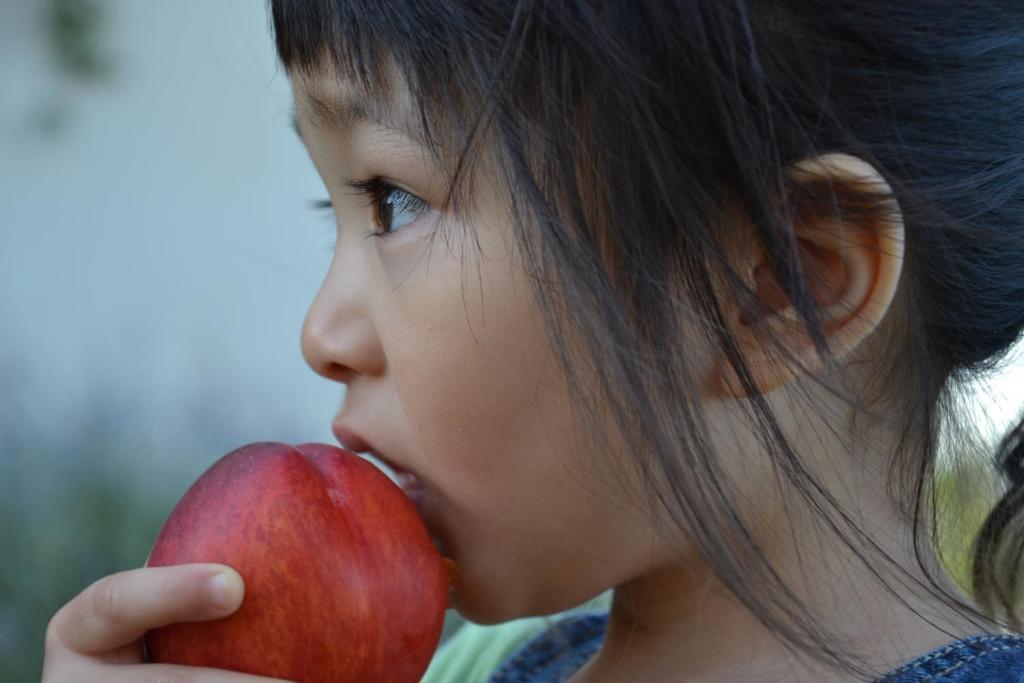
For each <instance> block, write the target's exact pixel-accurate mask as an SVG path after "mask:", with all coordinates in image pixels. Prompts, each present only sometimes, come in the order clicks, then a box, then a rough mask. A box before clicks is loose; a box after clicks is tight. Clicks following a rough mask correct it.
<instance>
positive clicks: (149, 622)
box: [43, 564, 280, 683]
mask: <svg viewBox="0 0 1024 683" xmlns="http://www.w3.org/2000/svg"><path fill="white" fill-rule="evenodd" d="M218 575H220V576H221V577H222V579H221V580H224V581H225V582H224V583H223V584H221V587H222V590H220V591H217V590H214V582H212V579H213V578H214V577H216V576H218ZM244 592H245V585H244V583H243V582H242V577H241V576H239V574H238V572H236V571H235V570H234V569H231V568H230V567H227V566H225V565H221V564H183V565H177V566H172V567H143V568H141V569H132V570H130V571H124V572H119V573H117V574H111V575H110V576H105V577H103V578H102V579H100V580H98V581H96V582H95V583H93V584H92V585H91V586H89V587H88V588H86V589H85V590H84V591H82V592H81V593H79V594H78V595H77V596H76V597H75V598H74V599H73V600H71V602H69V603H68V604H66V605H64V606H63V607H62V608H61V609H60V610H58V611H57V613H56V614H55V615H53V618H52V619H50V624H49V626H47V628H46V655H45V658H44V660H43V683H93V682H95V683H99V682H100V681H103V682H104V683H130V682H134V683H259V682H260V681H262V682H263V683H267V681H279V680H280V679H271V678H263V677H260V676H250V675H248V674H242V673H236V672H232V671H224V670H222V669H209V668H202V667H193V666H176V665H171V664H148V663H144V661H145V660H144V656H143V639H142V637H143V635H144V634H145V632H146V631H148V630H149V629H152V628H157V627H160V626H166V625H167V624H172V623H177V622H184V621H209V620H213V619H221V618H223V617H226V616H228V615H229V614H231V613H232V612H234V611H235V610H237V609H238V607H239V606H240V605H241V604H242V595H243V594H244Z"/></svg>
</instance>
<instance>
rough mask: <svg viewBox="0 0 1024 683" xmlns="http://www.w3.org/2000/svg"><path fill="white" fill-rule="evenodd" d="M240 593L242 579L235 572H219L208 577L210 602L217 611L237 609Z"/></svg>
mask: <svg viewBox="0 0 1024 683" xmlns="http://www.w3.org/2000/svg"><path fill="white" fill-rule="evenodd" d="M242 591H243V588H242V577H240V576H239V575H238V574H237V573H236V572H233V571H225V570H221V571H218V572H217V573H216V574H214V575H213V576H212V577H210V600H211V601H212V602H213V604H214V606H215V607H217V608H218V609H222V610H228V611H234V610H235V609H237V608H238V604H239V603H240V602H241V598H242Z"/></svg>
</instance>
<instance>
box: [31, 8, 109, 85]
mask: <svg viewBox="0 0 1024 683" xmlns="http://www.w3.org/2000/svg"><path fill="white" fill-rule="evenodd" d="M105 20H106V7H105V5H104V4H103V3H101V2H100V1H99V0H48V2H47V8H46V22H45V25H46V30H47V34H48V38H49V45H50V50H51V52H52V54H53V58H54V63H55V64H56V66H57V68H58V70H59V71H60V72H61V73H63V74H65V75H67V76H68V77H70V78H73V79H76V80H79V81H98V80H103V79H105V78H107V77H108V76H110V74H111V72H112V63H111V60H110V57H109V56H108V55H107V54H105V53H104V51H103V49H102V47H101V45H102V29H103V25H104V22H105Z"/></svg>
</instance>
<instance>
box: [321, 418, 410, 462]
mask: <svg viewBox="0 0 1024 683" xmlns="http://www.w3.org/2000/svg"><path fill="white" fill-rule="evenodd" d="M331 431H332V432H334V437H335V438H336V439H337V440H338V443H340V444H341V447H342V448H344V449H346V450H349V451H352V452H354V453H369V454H370V455H372V456H373V457H375V458H377V459H378V460H380V461H382V462H383V463H384V464H385V465H387V466H388V467H390V468H391V469H393V470H395V472H396V473H397V472H405V471H406V470H405V469H403V468H402V467H400V466H399V465H397V464H396V463H395V462H394V461H393V460H391V459H390V458H389V457H388V456H387V455H385V454H384V453H382V452H380V451H379V450H377V448H376V447H375V446H374V445H373V444H372V443H371V442H370V441H368V440H366V439H365V438H363V437H362V436H361V435H360V434H358V433H357V432H356V431H355V430H353V429H351V428H349V427H347V426H345V425H343V424H342V423H341V422H339V421H338V420H335V421H334V422H333V423H331Z"/></svg>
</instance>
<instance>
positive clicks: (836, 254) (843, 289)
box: [705, 153, 904, 398]
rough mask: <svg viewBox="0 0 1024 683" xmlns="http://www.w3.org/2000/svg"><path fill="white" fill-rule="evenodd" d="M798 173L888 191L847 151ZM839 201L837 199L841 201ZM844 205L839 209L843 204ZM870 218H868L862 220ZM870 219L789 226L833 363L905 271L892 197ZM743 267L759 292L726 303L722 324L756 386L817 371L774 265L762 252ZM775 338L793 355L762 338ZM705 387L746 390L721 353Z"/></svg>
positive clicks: (882, 308) (798, 167)
mask: <svg viewBox="0 0 1024 683" xmlns="http://www.w3.org/2000/svg"><path fill="white" fill-rule="evenodd" d="M791 172H792V173H793V174H794V175H796V176H797V177H800V178H807V177H812V178H813V177H819V178H823V179H828V178H831V179H833V180H847V181H850V180H852V181H855V182H856V183H857V185H858V186H865V185H866V189H867V188H869V189H870V190H872V191H880V192H884V193H885V194H890V193H891V189H890V187H889V185H888V183H886V182H885V179H884V178H883V177H882V176H881V175H880V174H879V173H878V171H877V170H875V168H874V167H873V166H871V165H870V164H868V163H867V162H866V161H863V160H862V159H859V158H858V157H854V156H850V155H848V154H840V153H834V154H825V155H820V156H817V157H814V158H812V159H805V160H803V161H801V162H798V163H796V164H794V166H793V168H792V169H791ZM840 201H841V200H840ZM840 208H841V207H840ZM864 220H867V219H864ZM870 223H871V224H869V225H863V224H858V223H857V222H855V221H854V222H851V221H850V220H849V219H846V218H844V220H843V221H842V222H841V224H840V223H839V222H838V221H837V220H836V217H835V216H822V217H821V220H816V219H814V218H813V217H812V218H811V219H809V220H808V219H805V220H802V221H799V224H798V225H795V226H794V231H795V235H794V236H795V237H796V239H797V243H798V246H799V250H800V260H801V264H802V267H803V272H804V277H805V281H806V284H807V287H808V291H809V292H810V293H811V296H812V298H813V299H814V302H815V304H816V306H817V310H818V311H819V313H820V316H821V320H822V324H823V329H824V333H825V338H826V340H827V341H828V346H829V348H830V349H831V350H832V354H833V357H834V358H836V359H837V360H838V359H840V358H842V357H843V356H845V355H847V354H849V353H850V352H851V351H853V349H855V348H856V347H857V346H858V345H859V344H860V343H861V342H862V341H863V340H864V338H865V337H867V336H868V335H869V334H870V333H871V332H872V331H874V330H875V329H876V328H877V327H878V325H879V323H881V321H882V318H883V317H884V316H885V314H886V312H887V311H888V310H889V307H890V305H891V304H892V301H893V298H894V297H895V294H896V290H897V285H898V283H899V279H900V273H901V272H902V270H903V252H904V242H903V239H904V231H903V216H902V213H901V211H900V208H899V206H898V205H897V204H896V203H895V201H890V202H886V203H885V204H884V205H883V207H882V211H881V212H880V213H879V214H876V218H875V220H871V221H870ZM744 263H745V267H744V268H743V269H742V270H741V271H740V273H741V275H743V276H744V277H745V280H746V284H747V285H748V286H749V287H750V288H751V289H752V290H753V291H755V292H756V301H755V302H754V304H753V305H750V306H746V307H738V306H734V305H730V306H727V307H726V310H725V311H724V313H725V314H726V323H727V325H728V327H729V330H730V332H732V334H733V338H734V339H735V340H736V342H737V344H738V346H739V350H740V352H741V353H742V354H743V357H744V358H745V359H746V361H747V365H748V367H749V369H750V371H751V373H752V375H753V380H754V384H755V386H756V387H757V388H758V391H759V392H760V393H761V394H767V393H769V392H771V391H773V390H775V389H777V388H779V387H781V386H783V385H785V384H787V383H788V382H790V381H792V380H794V379H797V378H798V377H799V376H802V375H804V374H805V373H811V374H814V373H816V372H818V371H820V370H821V361H820V359H819V358H818V354H817V352H816V351H815V349H814V345H813V343H812V342H811V338H810V336H809V335H808V334H807V333H806V331H805V330H804V327H803V325H802V324H801V323H800V322H799V317H798V315H797V313H796V309H795V308H794V307H793V306H792V304H791V303H790V301H789V300H788V298H787V297H786V295H785V293H784V290H783V289H782V287H781V286H780V284H779V281H778V279H777V277H776V276H775V273H774V270H773V268H772V265H771V263H770V262H769V261H768V260H767V258H765V255H764V254H763V252H758V253H754V254H749V255H745V261H744ZM766 333H767V334H768V335H774V336H775V338H776V339H778V340H779V341H780V342H781V343H782V344H783V345H784V347H785V348H786V349H788V350H789V351H790V353H791V354H792V355H793V357H794V358H793V360H795V361H797V363H793V361H791V360H789V359H787V358H785V357H783V356H780V354H779V353H778V352H777V351H776V350H775V348H774V347H772V346H770V343H769V342H768V341H767V340H766ZM708 379H709V383H708V384H706V385H705V387H708V388H710V391H711V394H712V395H713V396H715V397H718V398H727V397H732V398H745V397H747V393H746V392H745V391H744V390H743V387H742V385H741V384H740V382H739V378H738V375H737V374H736V371H735V369H734V368H733V367H732V364H731V363H729V361H728V359H727V358H725V356H724V354H723V355H722V357H721V358H719V359H718V361H717V362H716V363H714V364H713V370H712V376H711V377H709V378H708Z"/></svg>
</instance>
